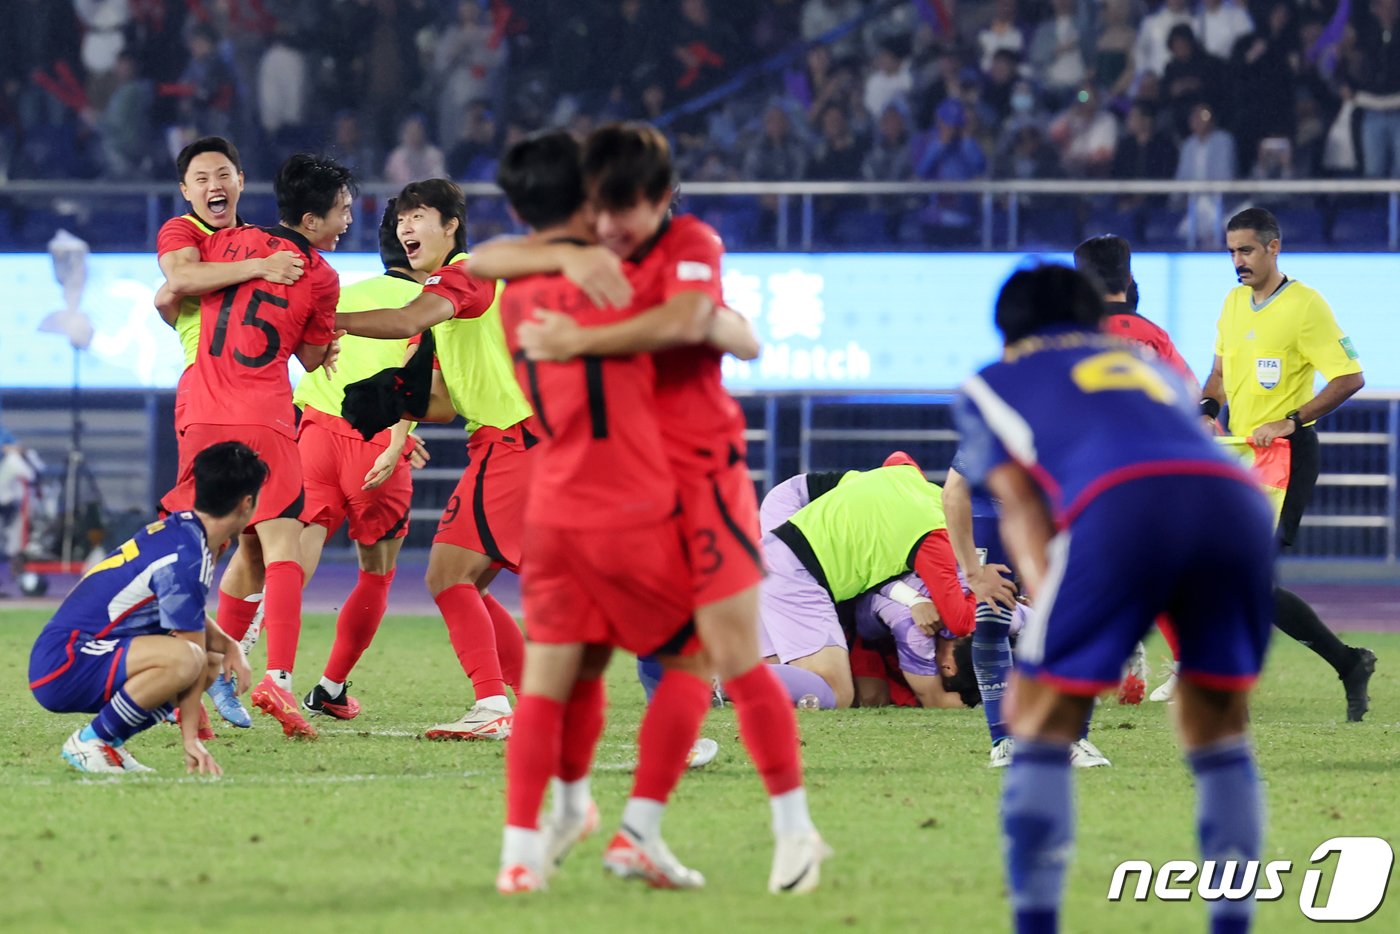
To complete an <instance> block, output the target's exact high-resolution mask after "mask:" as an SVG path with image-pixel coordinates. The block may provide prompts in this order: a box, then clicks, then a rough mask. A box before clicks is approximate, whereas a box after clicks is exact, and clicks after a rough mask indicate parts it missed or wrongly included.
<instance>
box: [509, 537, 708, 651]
mask: <svg viewBox="0 0 1400 934" xmlns="http://www.w3.org/2000/svg"><path fill="white" fill-rule="evenodd" d="M524 546H525V567H524V572H523V573H522V575H521V578H520V588H521V595H522V597H523V598H524V605H525V635H526V636H527V637H528V638H529V639H530V641H531V642H541V643H547V644H561V643H564V644H567V643H573V642H585V643H593V644H601V645H612V646H616V647H618V648H621V649H625V650H627V651H628V652H632V653H634V654H636V655H651V654H653V653H658V652H659V653H661V654H670V655H684V654H688V653H689V652H692V651H695V650H696V649H697V648H698V647H699V643H698V641H697V640H696V638H695V625H694V623H693V621H692V620H691V600H690V592H689V589H688V588H687V587H686V583H687V582H688V581H689V579H690V568H689V565H688V563H687V561H686V558H685V544H684V542H683V541H682V540H681V529H680V526H679V525H678V524H677V523H676V522H675V521H674V520H671V519H668V520H666V521H665V522H661V523H658V524H656V525H643V526H637V527H635V528H630V529H589V530H578V529H555V528H543V527H540V526H531V527H529V528H527V529H526V530H525V543H524Z"/></svg>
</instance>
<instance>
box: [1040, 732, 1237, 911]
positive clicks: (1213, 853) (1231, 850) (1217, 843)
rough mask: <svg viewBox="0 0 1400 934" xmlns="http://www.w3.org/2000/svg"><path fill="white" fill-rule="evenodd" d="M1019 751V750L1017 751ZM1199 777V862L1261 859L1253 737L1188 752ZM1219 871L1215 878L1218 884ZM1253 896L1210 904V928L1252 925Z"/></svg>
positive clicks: (1235, 738) (1223, 742) (1189, 762)
mask: <svg viewBox="0 0 1400 934" xmlns="http://www.w3.org/2000/svg"><path fill="white" fill-rule="evenodd" d="M1016 754H1017V755H1020V750H1019V749H1018V750H1017V751H1016ZM1186 761H1187V763H1188V764H1189V765H1190V766H1191V771H1192V772H1194V773H1195V776H1196V835H1197V838H1198V839H1199V841H1200V845H1201V860H1202V861H1203V862H1205V861H1208V860H1214V861H1215V863H1216V865H1217V867H1219V866H1222V865H1223V864H1224V862H1225V861H1226V860H1250V859H1258V858H1259V853H1260V851H1261V846H1262V840H1261V838H1262V836H1263V827H1264V795H1263V789H1262V788H1261V786H1260V784H1259V776H1258V773H1257V772H1256V770H1255V767H1254V755H1253V753H1252V752H1251V751H1250V748H1249V740H1248V739H1247V738H1246V737H1244V736H1233V737H1230V738H1228V739H1224V740H1221V741H1219V742H1216V743H1212V744H1211V745H1209V746H1205V747H1202V748H1200V749H1193V750H1192V751H1191V752H1189V753H1187V754H1186ZM1220 875H1221V871H1220V869H1217V870H1216V875H1215V878H1214V879H1212V880H1211V881H1212V882H1213V883H1214V884H1216V885H1219V884H1220ZM1253 911H1254V899H1252V898H1248V899H1242V900H1240V901H1233V900H1229V899H1219V900H1217V901H1213V902H1211V903H1210V925H1211V926H1210V929H1211V931H1212V932H1214V934H1234V932H1240V934H1243V932H1244V931H1247V930H1248V929H1249V920H1250V917H1251V915H1252V913H1253Z"/></svg>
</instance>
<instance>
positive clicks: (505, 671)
mask: <svg viewBox="0 0 1400 934" xmlns="http://www.w3.org/2000/svg"><path fill="white" fill-rule="evenodd" d="M481 602H482V603H484V604H486V612H487V613H490V614H491V625H492V626H493V627H495V630H496V657H497V658H499V659H500V661H501V677H502V678H503V679H504V680H505V682H506V684H508V685H510V689H511V690H512V691H514V692H515V693H516V694H517V695H518V694H519V693H520V675H521V673H522V672H523V671H524V670H525V635H524V633H522V632H521V631H520V624H519V623H518V622H516V621H515V617H514V616H511V615H510V611H509V610H507V609H506V608H505V607H503V606H501V601H499V600H497V599H496V598H495V597H493V596H491V595H490V594H489V593H484V594H482V595H481Z"/></svg>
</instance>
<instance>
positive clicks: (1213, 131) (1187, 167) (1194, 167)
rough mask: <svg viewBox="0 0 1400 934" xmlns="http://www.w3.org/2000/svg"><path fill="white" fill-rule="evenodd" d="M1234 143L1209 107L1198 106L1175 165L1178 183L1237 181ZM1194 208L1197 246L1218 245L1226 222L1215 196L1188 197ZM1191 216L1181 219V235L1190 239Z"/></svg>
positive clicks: (1192, 114) (1193, 113)
mask: <svg viewBox="0 0 1400 934" xmlns="http://www.w3.org/2000/svg"><path fill="white" fill-rule="evenodd" d="M1236 170H1237V164H1236V160H1235V140H1234V137H1232V136H1231V135H1230V134H1229V133H1228V132H1226V131H1225V130H1222V129H1221V128H1220V127H1219V126H1217V125H1216V120H1215V114H1214V113H1213V112H1212V111H1211V109H1210V107H1209V105H1207V104H1197V105H1196V106H1195V107H1194V108H1193V109H1192V111H1191V135H1190V136H1188V137H1187V138H1186V141H1185V142H1184V143H1182V144H1181V158H1180V159H1179V160H1178V162H1177V165H1176V180H1177V181H1179V182H1207V181H1209V182H1214V181H1229V180H1230V179H1233V178H1237V177H1238V175H1237V172H1236ZM1188 197H1190V198H1191V199H1192V201H1193V202H1194V206H1195V222H1196V242H1197V243H1198V244H1204V245H1208V246H1209V245H1218V244H1219V243H1220V240H1221V234H1220V231H1221V227H1222V225H1223V223H1224V218H1222V217H1221V216H1220V211H1219V208H1218V206H1217V205H1218V201H1217V200H1216V198H1215V197H1214V196H1213V195H1208V194H1199V195H1189V196H1188ZM1191 219H1192V216H1191V213H1190V212H1189V211H1188V213H1187V215H1186V216H1185V217H1184V218H1182V221H1181V227H1180V228H1179V232H1180V234H1181V236H1182V237H1183V238H1188V237H1189V230H1190V226H1189V225H1190V223H1191Z"/></svg>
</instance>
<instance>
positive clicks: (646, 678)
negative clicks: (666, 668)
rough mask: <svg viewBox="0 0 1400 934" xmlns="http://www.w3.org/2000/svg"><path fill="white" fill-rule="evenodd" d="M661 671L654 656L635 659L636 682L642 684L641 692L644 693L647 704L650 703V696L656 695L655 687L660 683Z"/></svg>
mask: <svg viewBox="0 0 1400 934" xmlns="http://www.w3.org/2000/svg"><path fill="white" fill-rule="evenodd" d="M662 670H663V669H662V668H661V663H660V662H659V661H657V660H656V656H654V655H647V656H645V657H642V658H639V659H637V680H638V681H640V682H642V690H643V691H646V694H647V703H648V704H650V703H651V696H652V695H653V694H655V693H656V686H657V685H658V684H660V683H661V673H662Z"/></svg>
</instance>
